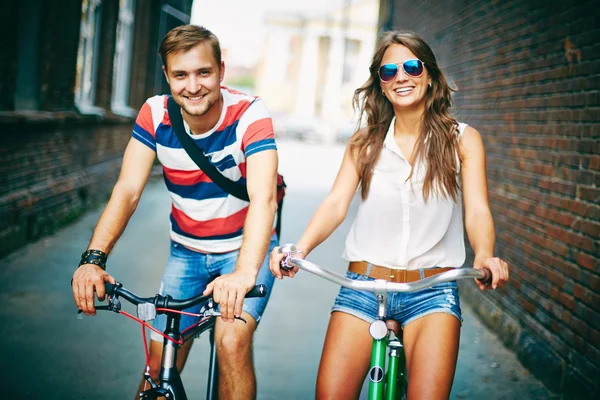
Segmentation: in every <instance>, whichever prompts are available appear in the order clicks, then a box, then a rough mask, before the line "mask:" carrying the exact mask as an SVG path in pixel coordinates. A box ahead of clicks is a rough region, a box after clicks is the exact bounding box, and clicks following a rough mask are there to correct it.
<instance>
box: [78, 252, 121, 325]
mask: <svg viewBox="0 0 600 400" xmlns="http://www.w3.org/2000/svg"><path fill="white" fill-rule="evenodd" d="M104 282H110V283H112V284H115V283H117V281H116V280H115V278H113V277H112V276H110V275H109V274H108V273H107V272H106V271H104V270H103V269H102V268H100V267H99V266H97V265H94V264H84V265H82V266H81V267H79V268H77V269H76V270H75V273H74V274H73V281H72V283H71V285H72V289H73V298H74V299H75V304H76V305H77V308H79V309H80V310H81V311H83V313H84V314H85V315H96V308H95V307H94V292H96V295H97V296H98V300H100V301H103V300H104V296H105V295H106V292H105V288H104Z"/></svg>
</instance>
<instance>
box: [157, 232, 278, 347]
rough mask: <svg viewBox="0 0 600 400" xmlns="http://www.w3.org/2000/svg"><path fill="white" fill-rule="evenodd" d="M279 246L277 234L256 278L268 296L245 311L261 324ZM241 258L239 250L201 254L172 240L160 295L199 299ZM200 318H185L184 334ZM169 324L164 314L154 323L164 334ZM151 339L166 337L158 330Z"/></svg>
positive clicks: (248, 304) (247, 304)
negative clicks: (271, 264) (271, 258)
mask: <svg viewBox="0 0 600 400" xmlns="http://www.w3.org/2000/svg"><path fill="white" fill-rule="evenodd" d="M275 246H277V235H273V236H272V237H271V243H270V244H269V251H268V252H267V256H266V257H265V260H264V261H263V263H262V265H261V267H260V270H259V272H258V277H257V278H256V284H257V285H258V284H261V283H262V284H264V285H265V286H266V287H267V295H266V296H265V297H255V298H251V299H245V300H244V306H243V310H244V311H245V312H247V313H248V314H250V315H251V316H252V317H253V318H254V319H255V320H256V322H257V323H258V322H259V321H260V318H261V316H262V314H263V312H264V311H265V307H266V306H267V302H268V301H269V296H270V295H271V290H272V289H273V282H274V280H275V277H274V276H273V274H271V271H270V270H269V254H270V253H271V250H272V249H273V248H274V247H275ZM239 255H240V252H239V250H236V251H231V252H228V253H215V254H206V253H199V252H196V251H193V250H190V249H188V248H186V247H184V246H182V245H180V244H179V243H175V242H173V241H171V253H170V254H169V260H168V261H167V267H166V268H165V273H164V274H163V277H162V282H161V284H160V290H159V293H160V294H161V295H166V294H169V295H171V297H173V298H174V299H179V300H181V299H187V298H190V297H193V296H196V295H198V294H200V293H202V292H203V291H204V289H206V286H207V285H208V284H209V283H210V282H211V281H213V280H214V279H215V278H217V277H218V276H220V275H225V274H229V273H231V272H233V270H234V269H235V265H236V263H237V259H238V256H239ZM201 306H202V304H199V305H196V306H194V307H191V308H188V309H186V310H184V311H187V312H191V313H198V311H199V310H200V307H201ZM199 319H200V318H199V317H194V316H191V315H182V316H181V322H180V324H179V330H180V331H183V330H184V329H185V328H187V327H190V326H192V325H194V324H196V323H197V322H198V321H199ZM166 324H167V317H166V315H164V314H160V315H157V316H156V319H155V320H154V323H153V325H154V327H155V328H156V329H158V330H159V331H161V332H164V330H165V328H166ZM151 338H152V340H156V341H162V340H163V337H162V336H160V335H159V334H158V333H156V332H154V331H153V332H152V333H151Z"/></svg>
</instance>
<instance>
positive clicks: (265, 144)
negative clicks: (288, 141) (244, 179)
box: [246, 138, 277, 157]
mask: <svg viewBox="0 0 600 400" xmlns="http://www.w3.org/2000/svg"><path fill="white" fill-rule="evenodd" d="M263 150H277V146H276V145H275V139H273V138H269V139H263V140H259V141H257V142H254V143H250V144H249V145H248V146H246V157H248V156H250V155H252V154H254V153H258V152H261V151H263Z"/></svg>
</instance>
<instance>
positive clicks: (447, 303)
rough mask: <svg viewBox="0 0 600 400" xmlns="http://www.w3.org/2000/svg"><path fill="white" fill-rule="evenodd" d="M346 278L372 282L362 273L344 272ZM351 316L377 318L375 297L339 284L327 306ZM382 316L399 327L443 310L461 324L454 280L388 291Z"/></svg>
mask: <svg viewBox="0 0 600 400" xmlns="http://www.w3.org/2000/svg"><path fill="white" fill-rule="evenodd" d="M346 277H347V278H350V279H354V280H360V281H372V280H374V279H373V278H369V277H367V276H365V275H360V274H357V273H355V272H350V271H348V272H346ZM333 311H342V312H345V313H346V314H350V315H354V316H355V317H357V318H360V319H362V320H364V321H366V322H368V323H371V322H373V321H374V320H375V319H376V318H377V298H376V297H375V294H374V293H371V292H365V291H362V290H353V289H347V288H345V287H342V288H341V289H340V293H339V294H338V296H337V298H336V299H335V303H334V304H333V307H332V309H331V312H333ZM386 313H387V315H386V318H387V319H394V320H396V321H398V323H400V325H401V326H402V328H404V326H406V324H408V323H409V322H412V321H414V320H416V319H417V318H421V317H424V316H426V315H429V314H433V313H446V314H450V315H453V316H454V317H456V318H457V319H458V320H459V321H460V323H461V324H462V314H461V311H460V300H459V298H458V285H457V283H456V281H454V282H447V283H441V284H439V285H435V286H432V287H430V288H426V289H422V290H419V291H416V292H411V293H389V294H388V299H387V309H386Z"/></svg>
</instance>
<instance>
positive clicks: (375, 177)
mask: <svg viewBox="0 0 600 400" xmlns="http://www.w3.org/2000/svg"><path fill="white" fill-rule="evenodd" d="M450 93H451V89H450V87H449V86H448V83H447V82H446V79H445V78H444V75H443V73H442V71H441V70H440V68H439V67H438V65H437V62H436V59H435V56H434V54H433V52H432V50H431V48H430V47H429V46H428V45H427V44H426V43H425V42H424V41H423V39H421V38H420V37H418V36H417V35H415V34H413V33H410V32H400V31H394V32H386V33H384V34H383V35H382V36H381V37H380V38H379V41H378V44H377V47H376V49H375V54H374V56H373V60H372V62H371V66H370V78H369V80H368V81H367V82H366V83H365V84H364V85H363V86H362V87H360V88H359V89H357V90H356V92H355V95H354V105H355V108H358V110H359V112H360V116H361V120H362V117H363V116H364V115H366V120H367V127H366V128H362V129H360V130H359V131H358V132H356V133H355V134H354V135H353V137H352V139H351V140H350V143H349V144H348V148H347V150H346V153H345V155H344V159H343V161H342V165H341V167H340V170H339V172H338V175H337V178H336V180H335V183H334V185H333V187H332V189H331V191H330V193H329V194H328V195H327V197H326V198H325V200H324V201H323V203H322V204H321V205H320V206H319V208H318V209H317V211H316V213H315V214H314V216H313V217H312V219H311V221H310V223H309V225H308V227H307V228H306V231H305V232H304V234H303V235H302V237H301V239H300V241H299V242H298V243H297V247H298V249H300V250H302V254H303V255H304V256H306V255H308V254H309V253H310V252H311V251H312V250H313V249H314V248H315V247H316V246H318V245H319V244H320V243H321V242H323V241H324V240H325V239H326V238H327V237H328V236H329V235H330V234H331V233H332V232H333V231H334V230H335V229H336V228H337V227H338V226H339V225H340V223H341V222H342V221H343V220H344V218H345V217H346V213H347V211H348V206H349V204H350V202H351V200H352V198H353V196H354V194H355V192H356V190H357V188H358V187H359V185H360V193H361V198H362V201H361V203H360V205H359V208H358V213H357V216H356V219H355V221H354V224H353V225H352V228H351V229H350V232H349V234H348V238H347V240H346V248H345V251H344V258H345V259H346V260H347V261H349V262H350V266H349V271H348V273H347V276H348V277H350V278H352V279H373V278H378V279H382V278H383V279H388V280H395V281H396V282H398V281H399V280H398V279H399V278H398V276H402V278H400V279H404V280H403V281H404V282H408V281H414V280H418V279H420V278H422V277H423V276H425V275H426V276H431V275H435V274H436V273H440V272H443V271H445V270H447V268H448V267H450V268H459V267H461V266H462V265H463V263H464V261H465V247H464V236H463V235H464V234H463V232H464V230H463V217H462V204H461V201H464V208H465V219H464V221H465V224H466V231H467V234H468V237H469V241H470V243H471V247H472V248H473V250H474V253H475V262H474V267H475V268H483V267H487V268H489V269H490V270H491V271H492V274H493V281H492V284H491V286H490V287H489V288H488V287H485V286H484V285H483V284H481V283H478V284H479V286H480V288H481V289H482V290H485V289H496V288H498V287H501V286H503V285H504V284H505V283H506V281H507V279H508V266H507V264H506V263H505V262H504V261H502V260H501V259H499V258H497V257H494V239H495V237H494V223H493V220H492V215H491V212H490V209H489V204H488V197H487V181H486V176H485V154H484V149H483V143H482V140H481V136H480V135H479V132H477V130H475V129H474V128H472V127H469V126H466V125H465V124H462V123H458V122H457V121H456V120H455V119H454V118H453V117H452V115H451V114H450V110H449V109H450V103H451V97H450ZM460 183H462V186H461V185H460ZM462 197H464V198H463V199H461V198H462ZM281 258H282V256H281V255H280V254H278V249H277V248H276V249H275V250H274V251H273V252H272V253H271V262H270V268H271V271H272V272H273V274H274V275H275V276H276V277H278V278H279V279H282V278H283V276H290V277H293V276H294V275H295V273H296V272H297V270H293V271H290V272H289V273H288V272H285V271H282V270H281V269H280V266H279V262H280V261H281ZM398 270H406V271H407V272H406V274H404V273H402V274H400V273H398ZM394 275H395V276H396V278H394ZM404 277H406V278H404ZM400 281H402V280H400ZM376 304H377V303H376V299H375V296H374V295H373V294H372V293H365V292H360V291H354V290H350V289H345V288H342V289H341V290H340V293H339V295H338V297H337V299H336V301H335V304H334V306H333V309H332V313H331V319H330V322H329V327H328V330H327V335H326V338H325V345H324V349H323V354H322V357H321V363H320V366H319V374H318V379H317V393H316V395H317V396H316V397H317V398H318V399H333V398H336V399H348V398H357V397H358V395H359V393H360V389H361V385H362V382H363V380H364V378H365V376H366V373H367V369H368V367H369V362H370V356H371V337H370V335H369V330H368V325H369V324H370V323H371V322H372V321H373V320H374V318H375V316H376V313H377V307H376ZM388 316H389V317H390V318H393V319H395V320H397V321H398V322H399V323H400V324H401V326H402V328H403V330H404V333H403V334H404V348H405V352H406V360H407V364H406V365H407V370H408V374H409V386H408V398H409V399H446V398H448V397H449V395H450V389H451V387H452V380H453V378H454V371H455V368H456V359H457V354H458V343H459V336H460V325H461V321H462V319H461V313H460V303H459V298H458V292H457V285H456V282H451V283H447V284H441V285H438V286H434V287H433V288H431V289H425V290H422V291H419V292H415V293H409V294H390V295H389V297H388ZM349 349H351V351H349Z"/></svg>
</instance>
